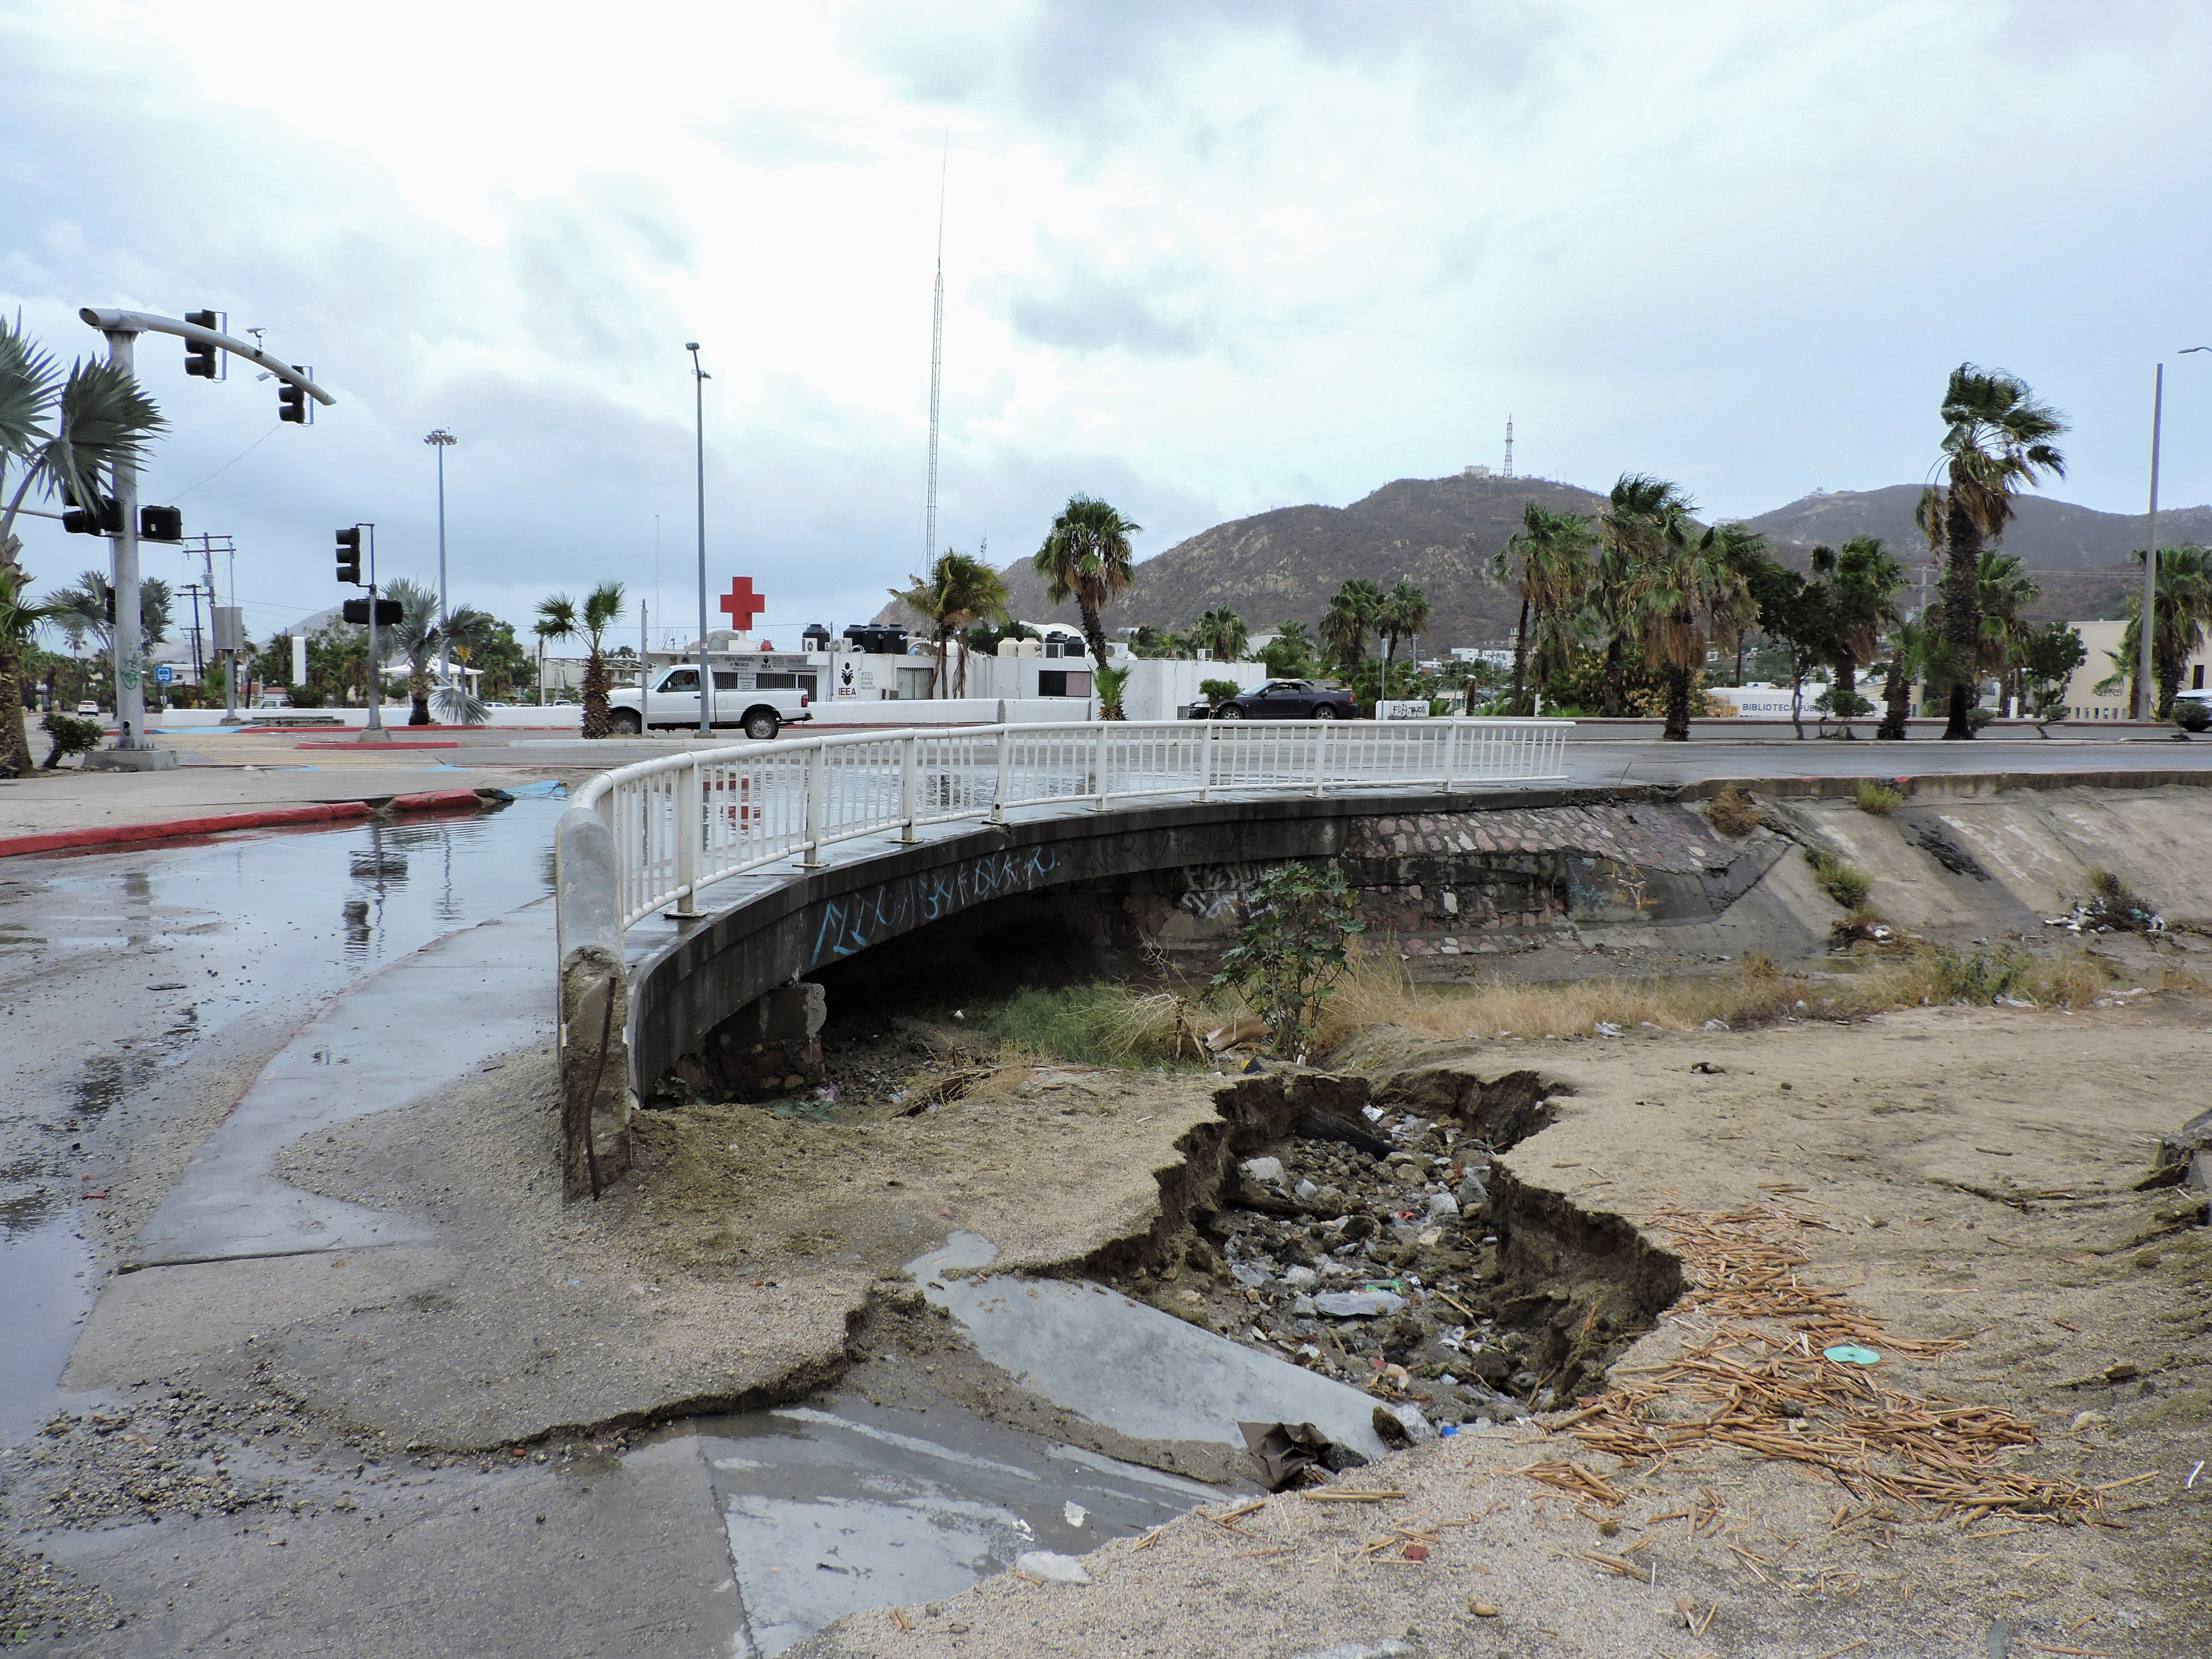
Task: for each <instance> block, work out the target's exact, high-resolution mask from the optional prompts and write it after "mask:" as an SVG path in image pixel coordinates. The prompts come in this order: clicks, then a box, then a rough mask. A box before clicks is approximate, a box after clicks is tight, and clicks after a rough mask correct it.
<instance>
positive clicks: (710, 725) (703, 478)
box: [684, 340, 714, 738]
mask: <svg viewBox="0 0 2212 1659" xmlns="http://www.w3.org/2000/svg"><path fill="white" fill-rule="evenodd" d="M684 349H685V350H686V351H688V352H690V354H691V392H692V410H693V416H694V420H695V422H696V432H697V439H698V479H699V735H700V736H701V737H702V738H705V737H711V736H712V735H713V734H714V671H713V670H712V669H711V668H709V667H708V665H707V382H708V380H712V379H713V378H714V376H712V375H711V374H708V373H707V371H706V370H705V369H703V368H700V367H699V343H698V342H697V341H696V340H691V341H687V342H686V343H685V344H684Z"/></svg>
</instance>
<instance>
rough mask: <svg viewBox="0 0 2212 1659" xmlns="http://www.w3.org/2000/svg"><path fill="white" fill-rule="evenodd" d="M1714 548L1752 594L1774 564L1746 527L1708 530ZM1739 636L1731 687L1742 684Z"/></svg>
mask: <svg viewBox="0 0 2212 1659" xmlns="http://www.w3.org/2000/svg"><path fill="white" fill-rule="evenodd" d="M1712 536H1713V539H1714V544H1715V545H1716V546H1717V548H1718V550H1719V552H1720V556H1721V557H1722V558H1723V560H1724V561H1726V562H1727V564H1728V567H1729V568H1730V569H1731V570H1733V571H1735V573H1736V574H1738V575H1740V576H1741V577H1742V578H1743V579H1744V581H1745V582H1746V583H1747V585H1748V586H1750V587H1751V588H1752V590H1753V592H1757V591H1758V588H1759V581H1760V580H1761V579H1762V578H1763V576H1764V575H1765V571H1766V570H1767V568H1769V567H1770V566H1771V565H1772V564H1773V563H1774V556H1773V554H1772V553H1771V552H1769V551H1768V550H1767V542H1766V538H1765V537H1764V536H1762V535H1760V534H1759V532H1757V531H1756V530H1753V528H1752V527H1751V526H1749V525H1747V524H1723V525H1715V526H1713V529H1712ZM1743 636H1744V630H1743V629H1737V630H1736V636H1735V683H1736V684H1738V685H1741V684H1743Z"/></svg>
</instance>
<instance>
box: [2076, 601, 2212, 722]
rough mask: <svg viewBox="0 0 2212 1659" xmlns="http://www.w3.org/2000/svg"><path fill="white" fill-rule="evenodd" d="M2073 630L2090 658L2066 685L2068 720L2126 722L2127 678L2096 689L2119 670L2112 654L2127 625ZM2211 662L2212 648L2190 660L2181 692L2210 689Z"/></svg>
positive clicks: (2096, 625)
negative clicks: (2206, 671) (2113, 684)
mask: <svg viewBox="0 0 2212 1659" xmlns="http://www.w3.org/2000/svg"><path fill="white" fill-rule="evenodd" d="M2072 626H2073V628H2074V629H2075V630H2076V631H2077V632H2078V633H2080V635H2081V643H2082V644H2083V645H2085V646H2087V647H2088V651H2089V659H2088V660H2087V662H2085V663H2083V664H2082V665H2081V666H2080V667H2079V668H2077V669H2075V671H2074V676H2073V678H2071V679H2069V680H2068V681H2067V682H2066V718H2067V719H2068V720H2125V719H2127V718H2128V684H2127V676H2126V675H2124V674H2122V675H2121V677H2120V683H2119V684H2118V685H2116V686H2114V687H2113V688H2112V690H2110V691H2100V690H2097V682H2098V681H2100V680H2106V679H2110V678H2112V676H2113V675H2114V674H2116V673H2119V670H2118V668H2117V667H2115V666H2114V665H2113V662H2112V653H2113V652H2115V651H2118V649H2119V648H2120V636H2121V635H2122V634H2123V633H2124V632H2125V631H2126V629H2127V624H2126V623H2124V622H2077V623H2073V624H2072ZM2208 663H2212V648H2208V649H2207V650H2201V651H2199V652H2197V654H2196V655H2195V656H2193V657H2191V658H2190V659H2189V661H2188V663H2187V665H2185V667H2184V668H2183V669H2182V671H2181V689H2182V690H2185V691H2203V690H2206V689H2207V684H2206V674H2205V669H2206V666H2207V665H2208Z"/></svg>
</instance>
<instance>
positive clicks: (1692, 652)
mask: <svg viewBox="0 0 2212 1659" xmlns="http://www.w3.org/2000/svg"><path fill="white" fill-rule="evenodd" d="M1645 482H1649V483H1656V480H1647V481H1645ZM1664 489H1665V491H1666V492H1667V499H1665V500H1662V501H1661V503H1660V507H1659V510H1658V511H1657V512H1656V513H1653V514H1651V515H1650V526H1652V527H1651V530H1650V532H1648V533H1644V532H1639V541H1638V544H1639V546H1640V555H1639V556H1638V560H1637V563H1636V579H1635V581H1634V584H1633V586H1632V587H1631V588H1630V590H1629V594H1628V598H1627V602H1626V606H1625V611H1626V616H1627V617H1628V618H1629V619H1630V620H1632V623H1633V625H1634V626H1635V628H1636V630H1637V632H1638V635H1639V636H1640V640H1641V643H1642V645H1643V647H1644V663H1645V665H1646V666H1649V667H1656V668H1657V669H1658V670H1659V671H1660V675H1661V678H1662V679H1663V680H1664V681H1665V682H1666V686H1667V724H1666V727H1665V729H1664V730H1663V731H1662V732H1661V733H1660V735H1661V737H1662V738H1665V739H1667V740H1668V741H1669V742H1673V743H1687V742H1688V741H1689V739H1690V687H1691V683H1692V681H1693V680H1694V679H1695V678H1697V676H1698V675H1699V674H1700V673H1701V672H1703V671H1704V670H1705V647H1706V641H1707V640H1708V639H1709V638H1710V637H1711V636H1714V635H1718V636H1719V637H1721V638H1723V639H1725V638H1727V637H1729V636H1730V635H1733V634H1735V632H1736V631H1737V630H1738V629H1741V628H1742V627H1743V625H1744V624H1745V623H1748V622H1749V621H1751V619H1752V618H1753V617H1755V616H1756V615H1758V613H1759V605H1758V601H1757V600H1756V599H1753V597H1752V591H1751V583H1750V581H1749V580H1748V579H1747V577H1746V576H1745V575H1744V574H1743V573H1742V572H1741V570H1739V569H1737V568H1735V564H1734V563H1732V562H1730V560H1729V554H1728V549H1727V544H1726V543H1725V542H1723V540H1722V539H1721V538H1720V536H1719V535H1718V534H1717V532H1714V531H1711V530H1708V531H1707V532H1705V534H1704V535H1702V536H1700V537H1699V538H1698V539H1697V540H1696V541H1694V542H1693V541H1692V540H1691V539H1690V538H1689V536H1688V534H1687V533H1686V526H1687V524H1688V521H1689V520H1688V514H1689V507H1690V503H1689V501H1687V500H1686V498H1684V497H1683V496H1682V495H1681V493H1680V491H1679V490H1676V489H1674V486H1673V485H1672V484H1668V485H1666V486H1664ZM1678 532H1680V533H1678ZM1608 649H1610V647H1608Z"/></svg>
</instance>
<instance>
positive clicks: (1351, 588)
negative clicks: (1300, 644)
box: [1321, 576, 1383, 672]
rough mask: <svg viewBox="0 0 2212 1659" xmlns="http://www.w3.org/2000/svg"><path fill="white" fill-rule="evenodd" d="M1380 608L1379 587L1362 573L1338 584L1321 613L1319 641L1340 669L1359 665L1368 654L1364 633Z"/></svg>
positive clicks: (1372, 627) (1344, 669) (1381, 599)
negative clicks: (1340, 584) (1341, 584)
mask: <svg viewBox="0 0 2212 1659" xmlns="http://www.w3.org/2000/svg"><path fill="white" fill-rule="evenodd" d="M1382 609H1383V590H1382V589H1381V588H1379V587H1377V586H1376V585H1375V584H1374V583H1373V582H1370V581H1369V580H1367V579H1366V578H1365V577H1364V576H1356V577H1354V578H1353V579H1352V580H1350V581H1348V582H1346V583H1345V585H1344V586H1341V587H1340V588H1338V589H1337V590H1336V592H1335V593H1334V594H1333V595H1332V596H1331V597H1330V599H1329V602H1328V607H1327V608H1326V609H1325V610H1323V611H1322V613H1321V642H1322V645H1323V646H1325V647H1328V653H1329V656H1330V658H1331V659H1333V660H1334V663H1335V665H1336V667H1337V669H1338V671H1340V672H1348V671H1351V670H1352V669H1354V668H1357V667H1358V665H1359V664H1360V662H1361V661H1362V660H1363V659H1364V658H1365V657H1366V655H1367V635H1369V634H1370V632H1372V631H1373V629H1374V627H1375V618H1376V614H1377V613H1378V612H1379V611H1381V610H1382Z"/></svg>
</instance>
